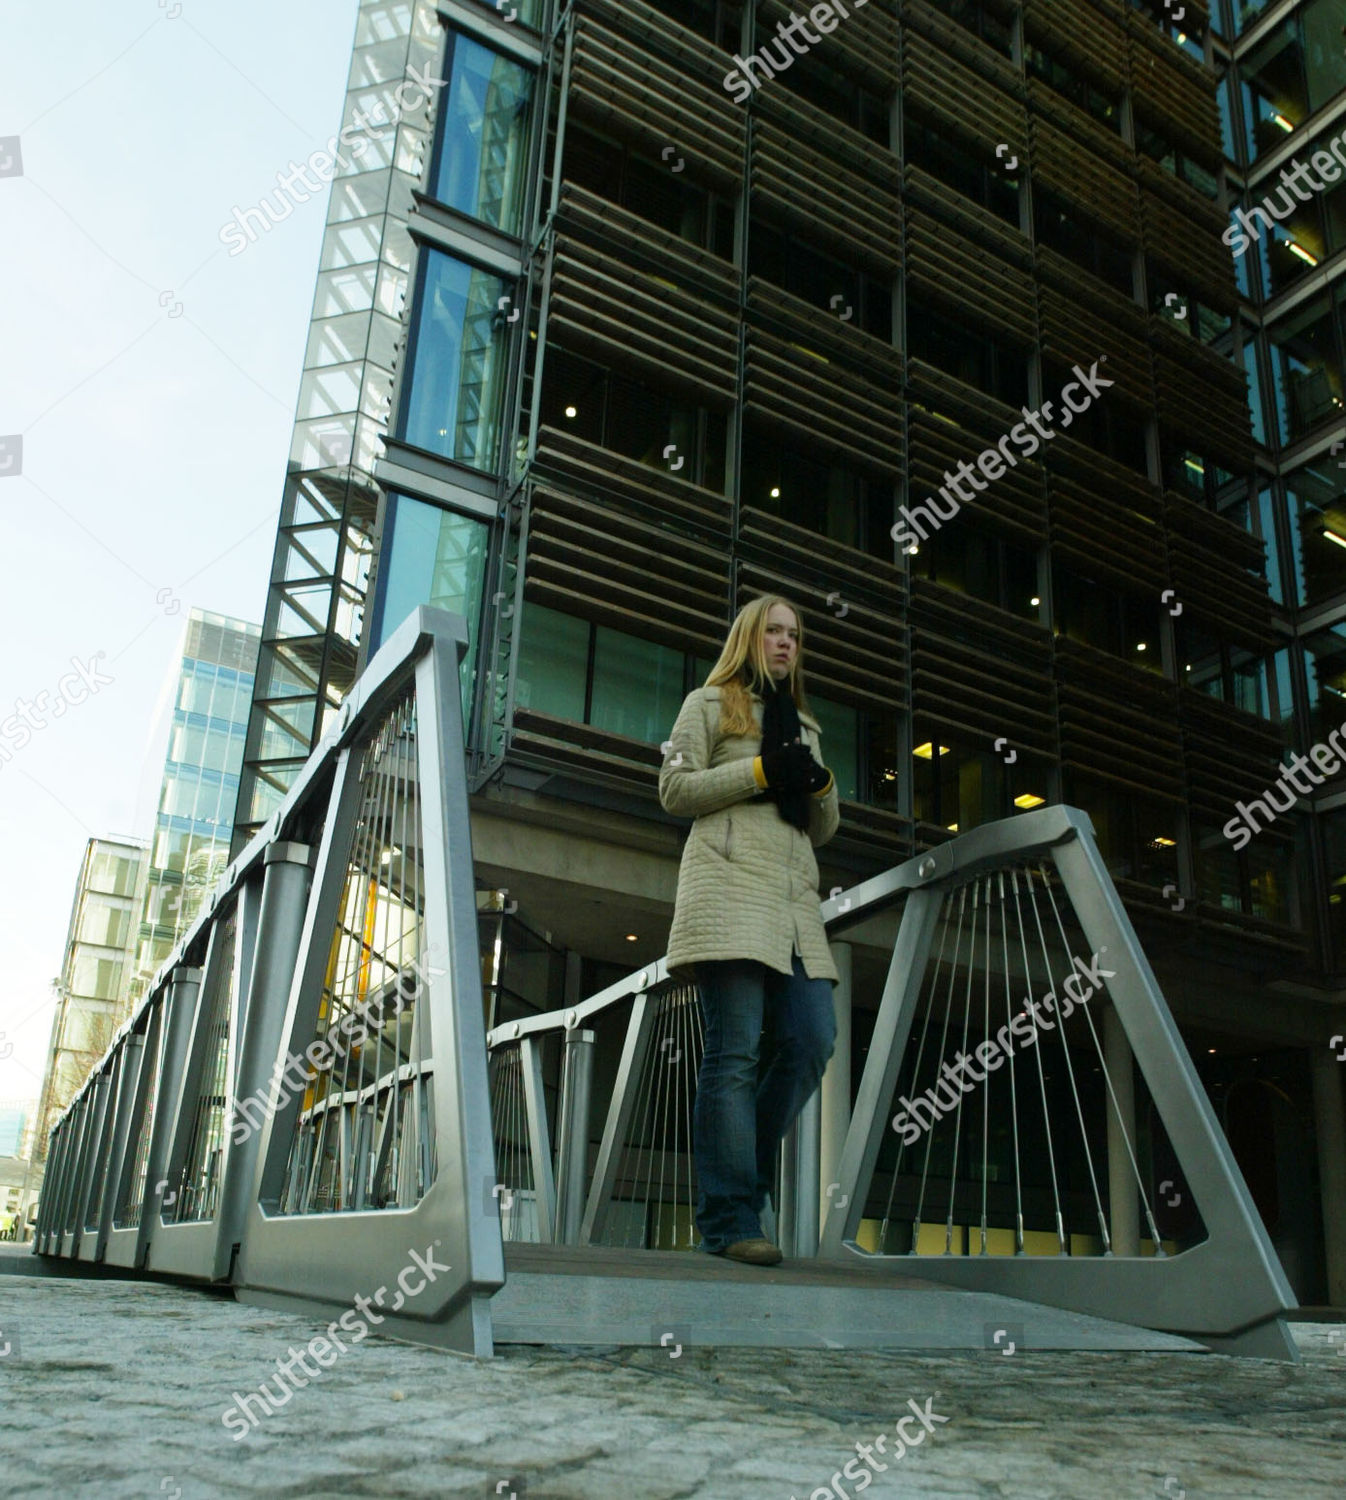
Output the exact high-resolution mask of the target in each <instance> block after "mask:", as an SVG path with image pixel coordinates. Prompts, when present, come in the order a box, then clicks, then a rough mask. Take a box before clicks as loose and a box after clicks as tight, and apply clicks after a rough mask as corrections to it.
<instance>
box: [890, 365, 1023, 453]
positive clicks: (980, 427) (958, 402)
mask: <svg viewBox="0 0 1346 1500" xmlns="http://www.w3.org/2000/svg"><path fill="white" fill-rule="evenodd" d="M907 400H908V401H909V402H910V403H911V408H910V415H911V417H912V418H915V416H916V412H917V409H919V408H924V409H925V410H926V411H929V412H937V413H939V415H941V416H945V417H951V418H953V420H954V421H955V422H957V423H958V424H959V425H960V426H962V427H965V428H967V429H968V431H969V432H979V433H983V434H985V441H981V442H978V443H977V452H978V453H980V452H981V450H982V449H983V448H985V447H986V446H987V445H988V443H994V442H995V441H996V440H997V439H998V438H1000V436H1001V435H1002V434H1004V433H1006V432H1009V431H1010V430H1011V428H1013V427H1014V426H1015V424H1016V423H1019V422H1022V421H1023V412H1022V411H1021V410H1020V409H1019V408H1018V407H1017V406H1006V405H1005V403H1004V402H1003V401H997V400H996V399H995V397H994V396H988V395H987V394H986V392H985V391H983V390H981V389H980V388H979V387H977V386H975V385H968V383H967V382H966V381H965V380H959V379H958V377H957V376H956V375H950V374H948V373H947V372H946V371H944V370H941V369H939V368H937V367H936V366H935V365H928V364H926V363H925V361H924V360H921V359H916V358H915V357H914V356H912V355H910V354H909V355H908V356H907ZM974 441H975V440H974ZM974 456H975V455H974Z"/></svg>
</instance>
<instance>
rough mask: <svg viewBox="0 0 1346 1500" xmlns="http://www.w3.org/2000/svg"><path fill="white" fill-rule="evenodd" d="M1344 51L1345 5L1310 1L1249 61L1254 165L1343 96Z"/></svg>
mask: <svg viewBox="0 0 1346 1500" xmlns="http://www.w3.org/2000/svg"><path fill="white" fill-rule="evenodd" d="M1236 3H1237V0H1236ZM1259 8H1260V7H1259ZM1341 49H1342V42H1341V0H1309V4H1307V5H1305V6H1304V7H1303V8H1302V9H1301V10H1300V11H1299V12H1298V13H1297V14H1295V15H1292V16H1288V17H1287V18H1286V19H1285V20H1284V21H1282V22H1281V23H1280V24H1279V25H1277V26H1275V27H1273V28H1272V30H1271V32H1270V34H1269V35H1268V36H1266V37H1264V38H1263V39H1262V41H1260V42H1259V43H1258V44H1257V46H1256V47H1254V48H1253V50H1252V51H1251V52H1249V53H1248V54H1247V55H1246V56H1245V57H1244V59H1243V62H1242V65H1241V68H1240V73H1241V75H1242V79H1243V114H1244V127H1245V130H1246V131H1247V147H1248V160H1249V161H1255V160H1256V159H1257V158H1258V157H1259V156H1261V155H1262V154H1263V153H1264V152H1268V151H1274V150H1275V149H1276V148H1277V147H1278V146H1279V145H1281V143H1282V142H1283V141H1284V140H1285V138H1286V136H1287V135H1289V134H1290V132H1291V131H1293V130H1294V129H1295V128H1296V127H1297V126H1299V125H1302V124H1303V123H1304V121H1305V120H1307V119H1308V118H1309V116H1310V115H1312V114H1314V113H1316V112H1317V111H1318V110H1320V109H1321V108H1322V107H1323V105H1325V104H1326V103H1327V102H1328V101H1329V100H1330V99H1332V98H1333V97H1334V96H1335V95H1336V94H1337V93H1339V91H1340V89H1341Z"/></svg>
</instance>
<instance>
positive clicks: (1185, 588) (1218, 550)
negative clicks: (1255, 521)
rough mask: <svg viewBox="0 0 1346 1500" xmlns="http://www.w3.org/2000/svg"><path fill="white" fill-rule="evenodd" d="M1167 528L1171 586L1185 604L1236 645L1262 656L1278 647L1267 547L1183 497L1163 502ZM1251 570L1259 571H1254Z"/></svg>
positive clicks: (1239, 527) (1238, 527)
mask: <svg viewBox="0 0 1346 1500" xmlns="http://www.w3.org/2000/svg"><path fill="white" fill-rule="evenodd" d="M1164 498H1165V502H1166V506H1165V514H1166V517H1167V520H1168V527H1169V558H1170V562H1171V568H1172V571H1171V574H1170V579H1169V582H1170V586H1171V587H1172V589H1173V591H1174V593H1175V594H1176V596H1177V598H1178V600H1179V601H1180V602H1181V603H1182V605H1183V607H1184V609H1186V610H1188V611H1190V612H1191V613H1192V614H1194V615H1195V616H1196V617H1197V618H1198V619H1199V620H1201V621H1202V622H1203V623H1205V624H1207V625H1211V626H1214V628H1215V633H1216V634H1217V635H1219V636H1221V637H1222V638H1223V639H1225V640H1228V641H1231V642H1233V643H1234V644H1236V645H1242V646H1246V647H1248V648H1249V649H1250V650H1253V651H1264V650H1267V649H1268V648H1269V647H1271V646H1272V645H1274V644H1275V642H1276V640H1277V636H1276V631H1275V629H1274V627H1273V624H1272V610H1271V595H1270V592H1269V591H1268V588H1267V581H1266V576H1265V574H1264V572H1263V571H1262V569H1263V568H1264V566H1265V555H1266V554H1265V544H1264V543H1263V542H1261V541H1259V540H1258V539H1257V538H1256V537H1254V536H1250V535H1249V534H1248V533H1247V532H1246V531H1244V530H1243V528H1242V527H1241V526H1236V525H1235V524H1234V523H1233V522H1232V521H1230V520H1227V519H1226V518H1225V517H1224V516H1219V515H1216V514H1215V513H1214V512H1213V511H1209V510H1207V509H1206V508H1205V507H1204V506H1201V505H1197V504H1195V503H1194V502H1193V501H1191V500H1187V499H1184V498H1183V497H1182V496H1181V495H1176V494H1171V493H1170V494H1168V495H1166V496H1165V497H1164ZM1250 568H1255V569H1257V570H1258V571H1256V572H1250V571H1249V569H1250Z"/></svg>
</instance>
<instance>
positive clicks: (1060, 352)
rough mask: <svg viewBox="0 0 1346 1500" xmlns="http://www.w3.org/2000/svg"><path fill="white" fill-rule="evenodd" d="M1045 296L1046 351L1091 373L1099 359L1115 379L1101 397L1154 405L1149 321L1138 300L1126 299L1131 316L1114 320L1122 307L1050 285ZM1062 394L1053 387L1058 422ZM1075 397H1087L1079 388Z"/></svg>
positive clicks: (1101, 370) (1104, 376)
mask: <svg viewBox="0 0 1346 1500" xmlns="http://www.w3.org/2000/svg"><path fill="white" fill-rule="evenodd" d="M1039 295H1040V302H1039V306H1040V308H1041V314H1042V352H1043V354H1044V355H1045V356H1049V357H1052V356H1054V357H1055V358H1056V359H1057V360H1059V361H1060V362H1061V363H1062V364H1063V365H1066V366H1069V367H1072V368H1073V367H1074V366H1075V365H1079V366H1080V367H1081V368H1082V369H1083V370H1084V371H1085V372H1086V373H1088V372H1089V371H1090V370H1091V368H1092V366H1093V364H1094V361H1095V360H1097V361H1098V362H1099V364H1098V378H1099V379H1100V380H1110V381H1112V382H1113V384H1112V386H1111V387H1107V386H1105V387H1103V388H1102V389H1101V390H1100V391H1099V393H1098V397H1097V399H1098V400H1099V401H1111V400H1112V399H1113V398H1114V397H1115V396H1117V395H1122V396H1125V397H1129V398H1130V400H1131V401H1133V402H1134V403H1135V404H1136V405H1137V406H1144V407H1149V406H1152V405H1153V404H1154V385H1153V381H1152V378H1151V373H1150V368H1151V367H1150V350H1149V346H1148V345H1147V344H1146V342H1145V333H1146V320H1145V315H1144V313H1142V312H1141V310H1140V308H1139V307H1138V306H1136V304H1135V303H1133V302H1128V303H1126V304H1125V306H1126V309H1127V312H1126V317H1125V319H1124V320H1120V319H1119V320H1118V321H1115V322H1114V321H1113V320H1112V319H1111V317H1110V316H1109V314H1111V313H1113V312H1115V311H1117V309H1116V308H1115V307H1113V306H1112V305H1109V304H1102V303H1100V302H1098V301H1091V302H1089V303H1085V302H1080V301H1076V300H1074V299H1072V298H1069V297H1066V296H1064V295H1062V293H1060V292H1058V291H1057V290H1056V289H1055V288H1054V287H1050V286H1046V285H1044V286H1043V287H1041V289H1040V294H1039ZM1059 395H1060V392H1059V391H1056V390H1053V391H1049V392H1048V397H1049V399H1050V400H1052V402H1053V406H1052V410H1053V412H1054V413H1055V414H1056V415H1055V417H1054V418H1053V420H1054V422H1055V425H1056V426H1058V427H1059V426H1060V425H1061V413H1060V412H1059V411H1058V410H1057V398H1058V397H1059ZM1075 399H1076V400H1077V401H1079V400H1080V399H1081V396H1080V395H1079V393H1078V392H1076V393H1075Z"/></svg>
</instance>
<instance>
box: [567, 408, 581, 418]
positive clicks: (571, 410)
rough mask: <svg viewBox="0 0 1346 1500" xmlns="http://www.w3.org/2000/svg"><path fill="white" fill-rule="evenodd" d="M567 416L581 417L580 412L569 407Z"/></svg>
mask: <svg viewBox="0 0 1346 1500" xmlns="http://www.w3.org/2000/svg"><path fill="white" fill-rule="evenodd" d="M566 416H568V417H577V416H579V412H578V411H576V410H575V408H574V407H573V406H567V407H566Z"/></svg>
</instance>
